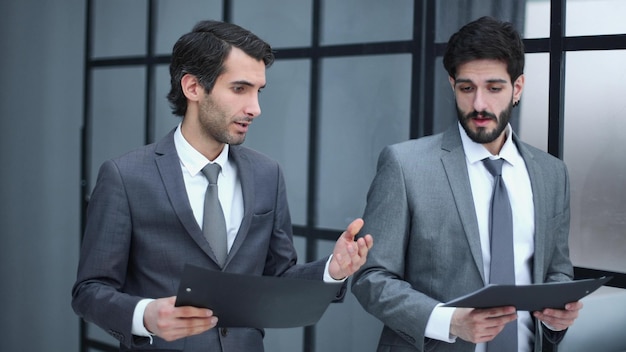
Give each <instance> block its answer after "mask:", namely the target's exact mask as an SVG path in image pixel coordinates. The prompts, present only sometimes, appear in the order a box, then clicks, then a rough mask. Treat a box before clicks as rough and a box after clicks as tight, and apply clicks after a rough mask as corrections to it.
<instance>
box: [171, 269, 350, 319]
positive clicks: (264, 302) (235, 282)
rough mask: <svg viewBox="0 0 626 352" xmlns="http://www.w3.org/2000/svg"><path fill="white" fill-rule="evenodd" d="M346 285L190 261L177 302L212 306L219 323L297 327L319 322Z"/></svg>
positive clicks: (187, 304)
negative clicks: (214, 267)
mask: <svg viewBox="0 0 626 352" xmlns="http://www.w3.org/2000/svg"><path fill="white" fill-rule="evenodd" d="M341 285H342V284H334V283H333V284H330V283H325V282H324V281H323V280H322V278H320V280H301V279H293V278H281V277H270V276H254V275H243V274H233V273H225V272H221V271H215V270H210V269H205V268H201V267H198V266H193V265H186V266H185V268H184V270H183V274H182V277H181V280H180V286H179V288H178V295H177V297H176V304H175V305H176V306H177V307H180V306H194V307H202V308H209V309H211V310H213V314H214V315H215V316H216V317H217V318H218V323H217V326H219V327H251V328H291V327H299V326H307V325H312V324H315V323H316V322H317V321H318V320H319V319H320V318H321V317H322V315H323V314H324V312H325V311H326V309H327V308H328V305H329V304H330V302H331V301H333V300H334V299H335V298H336V297H337V294H338V292H339V290H340V289H341Z"/></svg>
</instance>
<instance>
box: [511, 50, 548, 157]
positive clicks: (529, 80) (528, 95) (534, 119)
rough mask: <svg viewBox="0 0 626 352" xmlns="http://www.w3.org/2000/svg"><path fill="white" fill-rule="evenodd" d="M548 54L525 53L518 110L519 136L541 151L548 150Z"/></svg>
mask: <svg viewBox="0 0 626 352" xmlns="http://www.w3.org/2000/svg"><path fill="white" fill-rule="evenodd" d="M549 73H550V56H549V54H547V53H546V54H544V53H542V54H526V67H525V68H524V75H525V76H526V83H525V84H524V91H523V92H522V100H521V101H520V105H519V106H518V108H517V110H519V120H518V121H513V122H518V123H519V127H518V128H517V133H518V135H519V136H520V138H521V139H522V140H523V141H524V142H526V143H528V144H530V145H533V146H535V147H537V148H539V149H541V150H543V151H548V98H549V96H548V88H549V83H550V81H549V77H550V74H549Z"/></svg>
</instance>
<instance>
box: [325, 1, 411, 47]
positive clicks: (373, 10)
mask: <svg viewBox="0 0 626 352" xmlns="http://www.w3.org/2000/svg"><path fill="white" fill-rule="evenodd" d="M412 37H413V1H412V0H393V4H390V3H389V2H387V1H380V0H341V1H336V0H331V1H322V29H321V35H320V42H321V44H323V45H332V44H347V43H370V42H382V41H397V40H410V39H411V38H412Z"/></svg>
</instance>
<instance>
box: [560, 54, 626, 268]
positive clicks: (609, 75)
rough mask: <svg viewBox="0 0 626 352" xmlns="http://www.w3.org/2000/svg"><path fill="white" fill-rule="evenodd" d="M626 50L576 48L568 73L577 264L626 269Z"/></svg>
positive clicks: (567, 149)
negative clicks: (625, 85)
mask: <svg viewBox="0 0 626 352" xmlns="http://www.w3.org/2000/svg"><path fill="white" fill-rule="evenodd" d="M624 62H626V51H624V50H616V51H594V52H571V53H568V54H567V68H566V77H565V83H566V87H565V135H564V160H565V163H566V164H567V165H568V167H569V171H570V178H571V187H572V201H571V206H572V209H571V210H572V223H571V232H570V233H571V235H570V243H571V257H572V260H573V262H574V265H577V266H582V267H586V268H596V269H604V270H610V271H618V272H624V271H625V268H626V256H624V253H626V215H625V214H626V182H625V181H626V143H624V140H626V119H624V112H625V111H626V101H625V100H624V96H623V95H624V94H623V90H622V89H621V85H622V82H623V81H624V79H625V78H626V73H625V71H624V70H616V67H622V66H623V63H624Z"/></svg>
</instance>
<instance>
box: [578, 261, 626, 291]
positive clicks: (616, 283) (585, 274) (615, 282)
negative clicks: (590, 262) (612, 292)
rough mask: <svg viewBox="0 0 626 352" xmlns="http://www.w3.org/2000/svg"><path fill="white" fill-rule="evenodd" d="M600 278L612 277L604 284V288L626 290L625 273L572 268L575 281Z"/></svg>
mask: <svg viewBox="0 0 626 352" xmlns="http://www.w3.org/2000/svg"><path fill="white" fill-rule="evenodd" d="M602 276H613V279H611V280H610V281H609V282H607V283H606V284H604V286H610V287H616V288H624V289H626V273H618V272H615V271H608V270H600V269H591V268H582V267H577V266H575V267H574V278H576V280H582V279H593V278H597V277H602Z"/></svg>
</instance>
